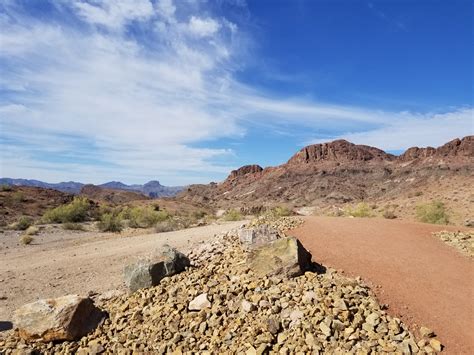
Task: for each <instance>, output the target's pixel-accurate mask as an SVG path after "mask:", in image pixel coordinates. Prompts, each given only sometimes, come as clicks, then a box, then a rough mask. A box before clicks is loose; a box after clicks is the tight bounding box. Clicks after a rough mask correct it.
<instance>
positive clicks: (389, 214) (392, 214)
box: [383, 210, 397, 219]
mask: <svg viewBox="0 0 474 355" xmlns="http://www.w3.org/2000/svg"><path fill="white" fill-rule="evenodd" d="M383 218H386V219H395V218H397V215H396V214H395V212H394V211H392V210H385V211H384V213H383Z"/></svg>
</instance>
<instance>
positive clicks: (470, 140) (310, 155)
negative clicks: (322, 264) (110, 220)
mask: <svg viewBox="0 0 474 355" xmlns="http://www.w3.org/2000/svg"><path fill="white" fill-rule="evenodd" d="M473 170H474V136H467V137H464V138H462V139H454V140H452V141H450V142H448V143H446V144H445V145H443V146H441V147H438V148H432V147H428V148H417V147H414V148H410V149H408V150H407V151H406V152H405V153H403V154H402V155H400V156H398V157H397V156H394V155H392V154H388V153H385V152H384V151H383V150H380V149H378V148H374V147H369V146H365V145H356V144H353V143H350V142H347V141H345V140H336V141H333V142H329V143H323V144H314V145H310V146H307V147H305V148H303V149H301V150H300V151H299V152H297V153H296V154H295V155H294V156H292V157H291V158H290V159H289V160H288V162H287V163H285V164H282V165H280V166H276V167H268V168H265V169H262V167H260V166H259V165H246V166H243V167H241V168H240V169H237V170H234V171H232V172H231V173H230V175H229V177H228V178H227V179H226V180H225V181H223V182H222V183H219V184H215V183H214V184H210V185H191V186H189V187H188V188H187V189H186V190H184V191H183V192H182V193H181V194H179V195H178V199H181V200H186V201H190V202H194V203H205V204H206V205H209V204H211V205H213V206H215V207H223V208H225V207H229V206H247V207H249V206H252V205H255V206H257V205H265V204H272V203H290V204H292V205H294V206H305V205H314V204H319V203H344V202H350V201H359V200H364V199H374V198H375V199H376V198H380V197H386V198H387V199H390V196H397V194H401V193H405V192H406V191H408V190H411V189H420V188H422V187H423V186H424V184H426V183H427V182H429V183H430V184H432V183H434V181H436V180H437V179H443V178H444V177H446V176H458V175H459V176H466V178H469V177H472V176H473Z"/></svg>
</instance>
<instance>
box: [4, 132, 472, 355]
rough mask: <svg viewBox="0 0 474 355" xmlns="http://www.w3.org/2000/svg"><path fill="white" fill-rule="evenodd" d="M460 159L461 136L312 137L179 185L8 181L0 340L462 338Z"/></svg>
mask: <svg viewBox="0 0 474 355" xmlns="http://www.w3.org/2000/svg"><path fill="white" fill-rule="evenodd" d="M473 169H474V137H473V136H468V137H464V138H462V139H456V140H453V141H451V142H448V143H447V144H445V145H443V146H441V147H439V148H424V149H420V148H411V149H409V150H407V152H405V153H404V154H402V155H400V156H399V157H395V156H392V155H388V154H386V153H384V152H383V151H381V150H379V149H376V148H372V147H368V146H358V145H354V144H351V143H349V142H346V141H334V142H329V143H325V144H317V145H312V146H308V147H306V148H304V149H302V150H301V151H300V152H298V153H296V155H294V156H293V157H292V158H290V160H289V162H288V163H286V164H283V165H281V166H279V167H275V168H273V167H272V168H266V169H262V168H260V167H259V166H257V165H252V166H244V167H242V168H240V169H238V170H235V171H232V172H231V173H230V175H229V177H228V178H227V179H226V180H225V181H223V182H222V183H217V184H216V183H211V184H209V185H191V186H188V187H184V188H183V189H182V191H181V192H178V194H177V195H176V196H175V197H161V198H150V197H149V196H147V195H143V194H141V193H139V192H136V191H130V190H121V189H111V188H109V187H103V186H102V187H99V186H94V185H84V186H83V187H82V188H81V190H80V191H79V193H76V194H70V193H67V192H61V191H58V190H52V189H48V188H42V187H31V186H28V187H24V186H16V185H6V184H5V185H3V187H2V191H1V192H0V198H1V200H0V203H1V207H2V231H1V244H0V252H1V254H2V264H1V266H0V283H1V285H2V288H1V289H2V293H1V294H0V302H1V303H0V305H1V307H0V318H1V319H2V322H1V325H2V332H1V333H0V334H1V338H0V339H1V340H0V346H1V347H2V348H3V349H4V352H5V353H7V354H10V353H19V352H22V353H28V352H31V351H33V352H34V351H39V352H40V353H73V352H74V353H75V352H77V353H89V354H90V353H102V352H106V353H115V352H120V351H135V352H145V353H149V352H152V353H155V352H156V353H167V352H169V353H179V352H183V353H184V352H189V351H190V352H202V353H205V352H208V353H216V352H222V351H224V352H226V351H227V352H231V353H248V354H251V353H298V352H324V353H338V352H339V353H341V352H342V353H345V352H354V351H355V352H357V353H368V352H375V353H380V352H385V353H392V352H398V353H435V352H440V351H443V352H447V353H453V354H457V353H466V354H468V353H470V352H472V351H474V348H473V346H472V345H473V341H474V339H473V336H472V332H471V329H472V327H471V325H472V324H473V321H474V319H473V314H472V312H469V311H468V310H469V309H472V291H473V285H472V275H473V263H472V257H473V255H474V243H473V237H474V231H473V230H472V227H473V221H472V219H471V218H470V217H472V216H473V215H474V213H473V206H474V204H473V199H474V190H473V186H474V185H473V184H472V181H473V180H472V176H473V174H472V173H473ZM357 181H358V182H359V183H357ZM282 243H283V244H282ZM178 250H179V251H178ZM98 261H100V262H98ZM71 295H79V296H74V297H76V298H71V297H73V296H71ZM31 302H33V303H31ZM44 302H46V304H49V306H48V308H47V309H49V310H48V311H47V310H46V309H45V308H44V307H45V306H44V305H45V303H44ZM57 302H59V303H57ZM61 302H63V303H64V304H63V303H61ZM85 302H89V303H90V305H89V306H88V307H85V306H83V304H85ZM25 304H28V306H24V305H25ZM462 310H466V311H464V312H463V311H462ZM61 312H63V313H64V312H67V313H64V314H70V315H69V316H66V315H61ZM71 312H72V313H71ZM97 312H100V314H99V315H97V314H96V313H97ZM73 314H74V316H72V315H73ZM94 314H95V315H94ZM453 314H456V316H455V317H453ZM68 317H69V318H68ZM70 317H72V318H70ZM74 317H80V319H82V320H81V321H80V323H77V321H76V323H77V324H76V323H74V321H73V319H74ZM97 317H98V318H100V319H99V320H98V321H97V322H93V320H94V319H95V318H97ZM71 322H72V323H71ZM73 328H77V329H73ZM75 332H77V333H75Z"/></svg>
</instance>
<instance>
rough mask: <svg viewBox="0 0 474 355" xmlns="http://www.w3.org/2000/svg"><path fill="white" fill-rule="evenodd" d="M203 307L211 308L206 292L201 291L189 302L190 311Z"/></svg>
mask: <svg viewBox="0 0 474 355" xmlns="http://www.w3.org/2000/svg"><path fill="white" fill-rule="evenodd" d="M205 308H211V302H209V300H208V299H207V293H201V294H200V295H199V296H197V297H196V298H194V299H193V300H192V301H191V302H189V306H188V309H189V310H190V311H200V310H202V309H205Z"/></svg>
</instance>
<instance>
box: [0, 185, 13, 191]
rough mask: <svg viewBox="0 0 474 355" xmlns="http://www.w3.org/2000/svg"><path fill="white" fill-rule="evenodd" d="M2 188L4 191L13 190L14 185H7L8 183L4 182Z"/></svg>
mask: <svg viewBox="0 0 474 355" xmlns="http://www.w3.org/2000/svg"><path fill="white" fill-rule="evenodd" d="M1 190H2V191H5V192H7V191H11V190H12V187H11V186H10V185H7V184H3V185H2V187H1Z"/></svg>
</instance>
